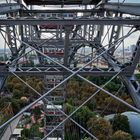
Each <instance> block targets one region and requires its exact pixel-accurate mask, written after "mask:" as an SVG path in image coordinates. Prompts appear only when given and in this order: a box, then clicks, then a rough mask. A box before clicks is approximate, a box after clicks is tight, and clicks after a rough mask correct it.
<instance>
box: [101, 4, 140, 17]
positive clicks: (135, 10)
mask: <svg viewBox="0 0 140 140" xmlns="http://www.w3.org/2000/svg"><path fill="white" fill-rule="evenodd" d="M103 8H104V9H105V10H107V11H114V12H119V13H125V14H131V15H138V16H140V4H139V3H104V4H103Z"/></svg>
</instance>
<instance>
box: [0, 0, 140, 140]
mask: <svg viewBox="0 0 140 140" xmlns="http://www.w3.org/2000/svg"><path fill="white" fill-rule="evenodd" d="M34 5H40V6H42V8H40V9H39V10H38V9H37V8H34ZM44 5H46V7H47V6H49V5H59V6H60V7H61V8H59V9H57V8H54V9H53V8H52V7H51V10H50V9H47V8H45V7H43V6H44ZM67 5H75V6H77V7H78V6H79V5H80V6H81V7H80V8H79V9H72V8H71V9H68V8H65V7H66V6H67ZM71 13H72V14H73V15H72V16H71V17H67V15H69V14H71ZM47 14H48V15H49V14H51V15H52V16H51V17H49V16H46V15H47ZM0 15H3V16H1V17H0V32H1V36H2V37H3V39H4V41H5V44H6V46H8V47H9V49H10V52H11V58H10V60H9V61H8V63H7V64H6V65H1V66H0V90H1V91H2V90H3V86H4V83H5V80H6V78H7V76H8V75H14V76H16V77H17V78H18V79H19V80H20V81H21V82H23V83H24V84H25V85H26V86H27V87H29V88H30V89H32V90H33V91H34V92H35V93H36V94H38V95H39V96H40V97H39V98H38V99H37V100H35V101H34V102H33V103H31V104H29V105H28V106H26V107H25V108H23V109H22V110H21V111H20V112H19V113H17V114H16V115H15V116H14V117H12V118H11V119H9V120H8V121H7V122H5V123H4V124H2V125H1V126H0V129H3V128H4V127H5V126H7V125H9V124H11V123H12V122H14V121H15V120H16V119H19V117H20V116H21V115H22V114H23V112H25V111H26V110H28V109H29V108H31V107H32V106H33V105H34V104H36V103H37V102H39V101H40V100H43V101H44V102H46V104H45V108H46V113H47V112H49V111H50V112H55V113H54V114H55V115H54V114H53V115H52V116H55V117H63V118H64V119H63V120H62V121H60V122H59V123H58V122H57V123H55V125H54V124H47V123H46V124H45V125H46V126H45V127H46V128H45V131H46V135H45V136H44V138H43V139H42V140H45V139H47V138H48V137H53V135H52V134H53V132H54V131H59V133H60V136H59V137H60V138H61V139H64V124H65V122H66V121H67V120H71V121H72V122H73V123H75V124H76V125H77V126H78V127H79V128H80V129H81V130H82V131H83V132H85V133H86V134H88V135H89V136H90V137H91V138H92V139H97V138H96V137H95V136H94V135H93V134H91V133H90V132H89V131H88V130H86V129H85V128H84V127H83V126H81V125H80V124H79V123H77V122H76V121H75V120H74V119H73V118H72V116H73V115H74V113H75V112H77V111H78V110H79V109H80V108H81V107H82V106H83V105H85V104H86V103H87V102H88V101H89V100H90V99H92V98H93V97H94V96H95V95H96V94H98V93H99V92H100V91H103V92H105V93H106V94H108V95H110V96H111V97H112V98H115V99H116V100H117V101H118V102H122V103H123V104H125V105H126V106H128V107H130V108H131V109H133V110H135V111H136V112H138V113H140V110H139V109H140V84H139V83H138V81H137V79H136V77H135V76H134V71H135V69H136V67H137V64H138V63H139V60H140V36H139V35H140V34H139V30H140V4H134V3H131V4H130V3H125V2H120V3H111V2H108V1H105V0H95V1H94V0H75V1H74V0H62V1H60V0H51V1H50V0H36V1H34V0H25V1H22V0H18V1H17V0H13V1H12V0H10V1H8V0H5V1H4V2H3V3H1V4H0ZM56 15H60V16H59V17H56ZM124 32H125V33H124ZM133 34H135V36H136V39H135V40H137V41H136V42H135V45H134V46H133V50H132V55H131V58H129V60H127V61H126V59H125V54H124V51H125V49H124V48H125V47H124V46H125V45H126V44H124V41H125V40H126V39H127V38H128V39H130V37H131V35H133ZM127 41H128V40H127ZM128 43H129V41H128ZM130 45H132V44H130ZM127 46H128V44H127ZM120 47H124V48H123V49H124V50H122V51H121V53H122V56H123V59H122V60H119V59H117V57H116V55H115V54H116V51H117V50H118V48H120ZM86 48H88V52H86V53H80V51H81V50H82V49H86ZM31 52H33V53H35V54H36V57H37V59H38V61H39V66H37V65H36V66H33V67H31V66H23V65H21V64H20V60H21V58H25V57H27V56H28V54H30V53H31ZM87 59H88V60H87ZM81 60H83V61H82V63H81ZM98 61H100V63H102V62H103V63H104V64H105V66H103V65H102V66H100V65H99V64H97V63H98ZM25 75H27V76H28V75H29V76H31V75H38V76H41V77H43V78H44V81H47V82H46V91H45V93H44V94H42V93H39V92H38V91H36V90H35V89H34V88H33V87H31V86H30V85H29V84H28V83H27V82H26V81H24V80H23V79H22V78H21V77H20V76H25ZM90 75H91V76H109V77H110V76H111V77H112V78H111V79H110V80H109V81H108V82H107V83H105V84H104V85H103V86H102V87H100V86H98V85H96V84H94V83H93V82H91V81H89V80H88V79H86V78H85V76H90ZM74 76H77V77H78V78H80V79H81V80H83V81H86V82H87V83H89V84H91V85H92V86H94V87H96V88H97V89H98V90H97V91H96V92H95V93H93V94H92V95H91V96H90V97H89V98H88V99H87V100H86V101H83V103H82V104H81V105H80V106H79V107H77V108H76V109H75V110H74V111H73V112H72V113H71V114H69V115H67V114H66V113H65V112H64V106H63V105H64V102H65V96H66V94H67V93H66V85H67V81H68V80H69V79H71V78H72V77H74ZM116 77H119V78H120V79H121V81H122V82H123V84H124V85H125V86H126V88H127V89H128V91H129V93H130V95H131V97H132V99H133V101H134V103H135V107H134V106H132V105H130V104H128V103H127V102H125V101H123V100H122V99H120V98H119V97H117V96H115V95H114V94H112V93H110V92H108V91H106V90H105V89H104V87H105V86H106V85H107V84H108V83H109V82H110V81H112V80H113V79H114V78H116ZM52 82H53V84H52ZM52 85H53V86H52ZM56 90H58V91H61V93H62V94H60V95H59V96H58V95H55V96H54V95H53V93H55V92H56ZM57 100H59V101H61V105H60V104H59V102H57V103H56V101H57ZM62 103H63V104H62ZM9 135H10V134H9Z"/></svg>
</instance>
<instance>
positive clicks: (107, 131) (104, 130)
mask: <svg viewBox="0 0 140 140" xmlns="http://www.w3.org/2000/svg"><path fill="white" fill-rule="evenodd" d="M87 126H88V128H89V129H90V131H91V133H93V134H94V135H95V136H96V137H97V138H98V139H99V140H109V139H110V137H111V135H112V126H111V124H110V122H109V121H107V120H105V119H103V118H97V119H95V118H91V119H90V120H89V121H88V123H87Z"/></svg>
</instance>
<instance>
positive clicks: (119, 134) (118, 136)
mask: <svg viewBox="0 0 140 140" xmlns="http://www.w3.org/2000/svg"><path fill="white" fill-rule="evenodd" d="M111 140H132V137H131V135H130V134H129V133H126V132H124V131H121V130H118V131H116V132H115V133H114V134H113V136H112V137H111Z"/></svg>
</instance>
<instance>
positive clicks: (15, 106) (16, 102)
mask: <svg viewBox="0 0 140 140" xmlns="http://www.w3.org/2000/svg"><path fill="white" fill-rule="evenodd" d="M11 103H12V108H13V112H14V114H16V113H17V112H19V111H20V109H21V106H20V100H18V99H14V98H13V99H11Z"/></svg>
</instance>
